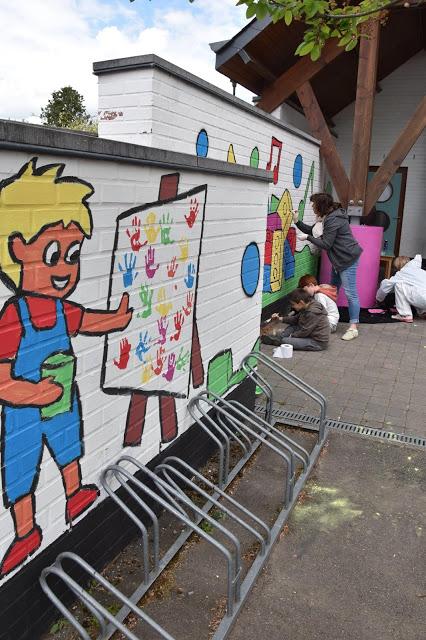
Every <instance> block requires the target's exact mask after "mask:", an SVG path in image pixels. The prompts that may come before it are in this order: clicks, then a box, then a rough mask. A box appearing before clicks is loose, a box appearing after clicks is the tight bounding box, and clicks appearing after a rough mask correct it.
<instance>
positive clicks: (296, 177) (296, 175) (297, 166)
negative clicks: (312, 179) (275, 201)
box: [293, 153, 303, 189]
mask: <svg viewBox="0 0 426 640" xmlns="http://www.w3.org/2000/svg"><path fill="white" fill-rule="evenodd" d="M302 174H303V158H302V156H301V155H300V153H298V154H297V156H296V157H295V159H294V165H293V183H294V186H295V187H296V189H298V188H299V187H300V183H301V182H302Z"/></svg>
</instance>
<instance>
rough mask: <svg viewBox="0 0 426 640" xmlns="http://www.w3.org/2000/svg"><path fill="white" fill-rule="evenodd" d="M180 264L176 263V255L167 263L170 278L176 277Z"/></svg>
mask: <svg viewBox="0 0 426 640" xmlns="http://www.w3.org/2000/svg"><path fill="white" fill-rule="evenodd" d="M178 266H179V265H178V264H177V263H176V256H175V257H174V258H173V259H172V261H171V262H170V264H168V265H167V275H168V276H169V278H174V277H175V275H176V271H177V269H178Z"/></svg>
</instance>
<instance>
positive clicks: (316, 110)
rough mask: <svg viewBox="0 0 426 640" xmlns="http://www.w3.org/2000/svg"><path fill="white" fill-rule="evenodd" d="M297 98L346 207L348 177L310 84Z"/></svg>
mask: <svg viewBox="0 0 426 640" xmlns="http://www.w3.org/2000/svg"><path fill="white" fill-rule="evenodd" d="M297 97H298V98H299V100H300V104H301V105H302V107H303V111H304V112H305V117H306V119H307V121H308V122H309V126H310V129H311V133H312V135H313V136H315V137H316V138H318V139H319V140H321V154H322V156H323V158H324V161H325V164H326V166H327V170H328V173H329V175H330V178H331V180H332V182H333V185H334V188H335V189H336V193H337V195H338V196H339V199H340V202H341V203H342V204H343V206H346V205H347V201H348V193H349V180H348V176H347V175H346V171H345V168H344V166H343V163H342V161H341V159H340V156H339V153H338V151H337V148H336V145H335V144H334V140H333V136H332V135H331V133H330V130H329V128H328V127H327V123H326V121H325V118H324V116H323V114H322V112H321V108H320V106H319V104H318V100H317V99H316V96H315V94H314V92H313V89H312V86H311V84H310V82H305V84H304V85H303V86H301V87H300V88H299V89H297Z"/></svg>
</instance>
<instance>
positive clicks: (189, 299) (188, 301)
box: [182, 291, 194, 316]
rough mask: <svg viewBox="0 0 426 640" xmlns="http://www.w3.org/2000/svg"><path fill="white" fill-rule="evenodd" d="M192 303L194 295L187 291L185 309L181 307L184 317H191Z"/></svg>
mask: <svg viewBox="0 0 426 640" xmlns="http://www.w3.org/2000/svg"><path fill="white" fill-rule="evenodd" d="M193 302H194V294H193V293H192V292H191V291H188V293H187V294H186V307H182V309H183V312H184V314H185V315H186V316H189V315H191V311H192V303H193Z"/></svg>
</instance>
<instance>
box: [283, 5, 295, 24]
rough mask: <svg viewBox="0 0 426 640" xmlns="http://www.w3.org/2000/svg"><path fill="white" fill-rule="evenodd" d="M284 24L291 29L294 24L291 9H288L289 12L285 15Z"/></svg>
mask: <svg viewBox="0 0 426 640" xmlns="http://www.w3.org/2000/svg"><path fill="white" fill-rule="evenodd" d="M284 22H285V23H286V25H287V26H288V27H289V26H290V25H291V23H292V22H293V14H292V12H291V11H290V9H287V11H286V12H285V14H284Z"/></svg>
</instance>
